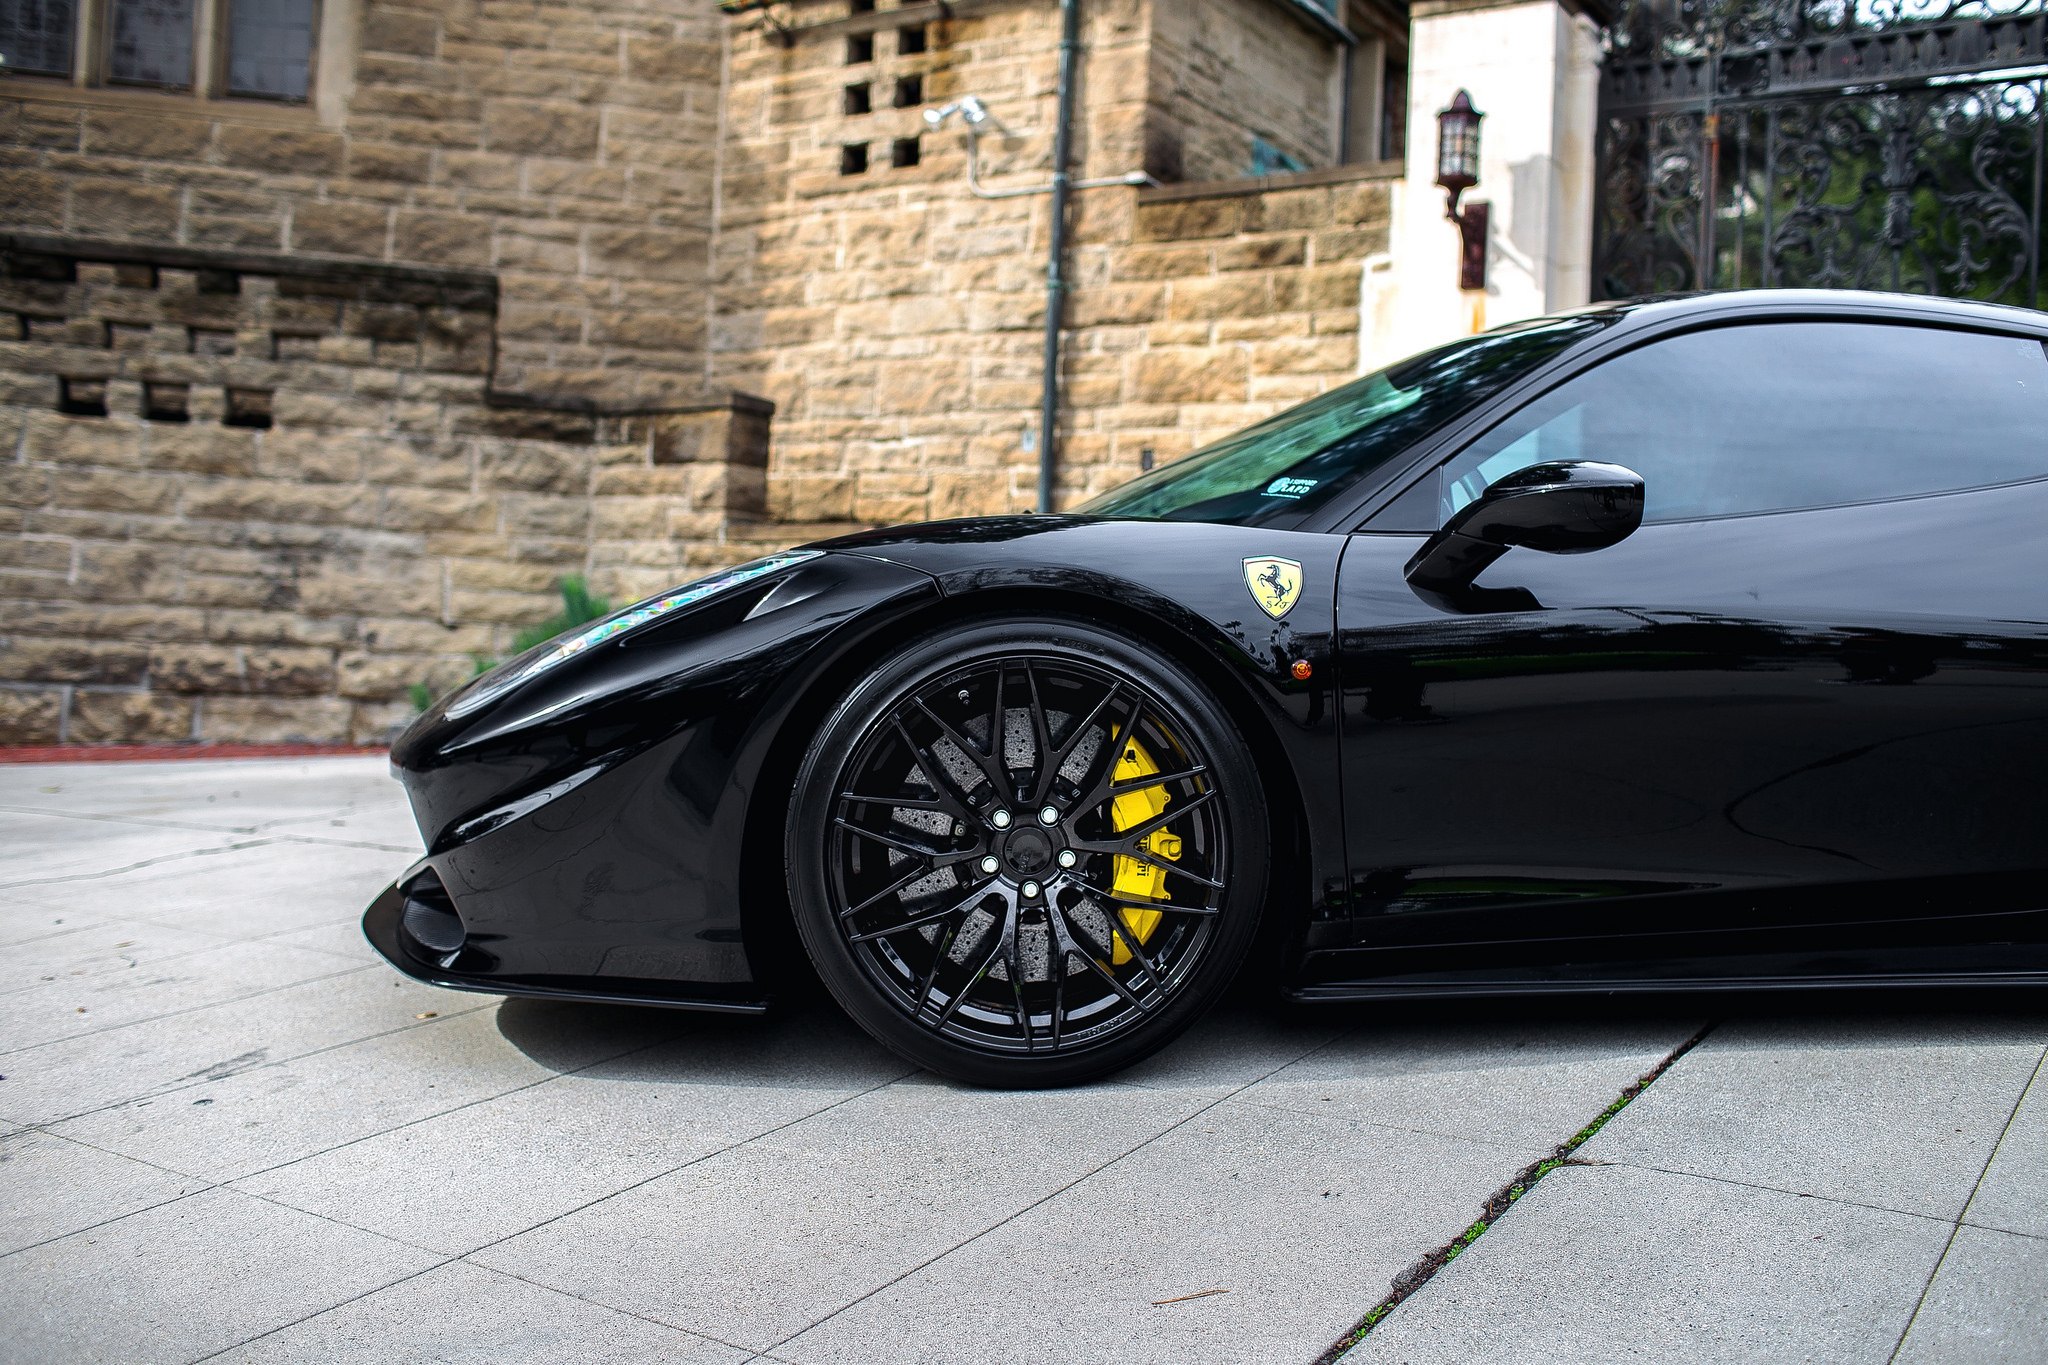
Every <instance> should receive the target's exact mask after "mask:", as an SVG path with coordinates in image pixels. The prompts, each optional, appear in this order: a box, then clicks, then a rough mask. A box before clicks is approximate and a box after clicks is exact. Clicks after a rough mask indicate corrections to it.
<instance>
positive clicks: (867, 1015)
mask: <svg viewBox="0 0 2048 1365" xmlns="http://www.w3.org/2000/svg"><path fill="white" fill-rule="evenodd" d="M1019 654H1033V655H1043V656H1051V657H1059V656H1066V657H1069V658H1072V659H1074V660H1075V661H1076V662H1078V663H1084V664H1088V665H1091V666H1093V667H1096V668H1100V669H1106V670H1108V671H1110V672H1111V673H1114V674H1118V675H1120V676H1124V677H1127V678H1128V679H1129V680H1130V681H1131V682H1133V683H1136V684H1137V685H1139V686H1140V687H1141V688H1143V689H1144V691H1145V692H1146V693H1148V694H1149V695H1150V696H1151V697H1153V698H1155V699H1156V700H1157V701H1159V702H1162V703H1164V704H1165V705H1166V706H1168V707H1170V708H1172V714H1173V716H1174V719H1175V720H1177V721H1179V722H1181V723H1183V724H1189V725H1191V726H1192V727H1193V728H1194V729H1195V731H1196V734H1197V738H1198V740H1199V742H1200V744H1201V747H1202V749H1203V751H1204V753H1205V755H1206V756H1207V758H1208V760H1209V762H1210V765H1211V767H1212V769H1213V770H1214V771H1215V772H1216V774H1217V778H1218V783H1217V785H1218V786H1219V788H1220V789H1221V792H1222V795H1223V805H1224V819H1225V829H1226V830H1227V833H1228V837H1229V839H1230V855H1229V856H1230V864H1229V866H1230V871H1229V873H1228V880H1229V883H1230V885H1229V889H1228V890H1227V891H1226V892H1225V900H1224V903H1223V907H1222V909H1223V913H1222V914H1221V915H1220V916H1219V917H1218V920H1217V924H1216V930H1215V932H1214V933H1212V935H1211V937H1210V939H1209V942H1208V943H1207V944H1206V945H1204V947H1203V949H1202V958H1201V960H1200V961H1198V962H1197V963H1196V964H1195V967H1194V971H1193V973H1192V974H1191V975H1190V977H1189V978H1188V979H1187V980H1185V981H1184V982H1183V983H1182V984H1181V985H1180V987H1179V988H1178V989H1177V990H1176V991H1175V992H1174V994H1173V995H1172V996H1171V997H1170V998H1169V999H1168V1000H1167V1002H1166V1003H1165V1005H1164V1006H1163V1007H1162V1008H1161V1009H1160V1010H1159V1011H1158V1012H1157V1013H1156V1014H1154V1015H1153V1016H1152V1017H1151V1018H1149V1019H1143V1020H1141V1021H1139V1022H1138V1023H1137V1024H1135V1025H1134V1026H1132V1027H1131V1028H1129V1029H1127V1030H1124V1031H1121V1032H1119V1033H1117V1034H1115V1035H1113V1036H1112V1037H1110V1038H1109V1039H1106V1040H1104V1041H1103V1042H1101V1043H1100V1044H1097V1045H1095V1046H1091V1047H1086V1048H1083V1049H1081V1050H1078V1051H1075V1052H1072V1053H1063V1054H1060V1055H1057V1056H1046V1055H1041V1056H1030V1055H1023V1056H1020V1055H1017V1054H1013V1053H1006V1052H996V1051H992V1050H986V1049H982V1048H977V1047H974V1046H973V1045H972V1044H969V1043H965V1042H962V1041H959V1040H956V1039H951V1038H946V1037H942V1036H941V1035H939V1034H937V1033H935V1032H933V1031H932V1030H930V1029H928V1028H926V1027H924V1026H923V1025H922V1024H919V1023H917V1022H915V1021H914V1020H912V1019H910V1018H909V1017H907V1016H906V1015H904V1014H903V1013H902V1011H901V1010H899V1009H898V1008H897V1007H896V1006H895V1005H894V1004H892V1003H891V1002H890V1001H889V1000H887V999H885V998H884V997H883V996H882V994H881V992H880V990H879V988H878V987H877V986H876V985H875V984H874V983H873V982H872V981H871V980H870V979H869V978H868V976H867V973H866V971H865V970H864V969H863V967H862V966H861V964H860V963H859V962H858V961H857V960H856V958H855V955H854V949H853V947H852V946H851V945H850V944H848V943H847V941H846V939H845V936H844V934H842V933H841V932H840V930H839V926H838V922H837V915H836V912H835V910H834V908H833V906H832V904H831V902H830V897H829V892H828V889H827V880H826V867H825V853H824V849H825V847H826V834H827V830H828V828H829V825H830V822H831V820H832V816H833V813H834V806H835V802H836V799H837V793H838V791H839V784H840V779H841V777H842V774H843V770H844V768H845V766H846V764H847V763H848V762H849V761H850V759H851V757H852V755H853V753H854V752H855V750H856V748H857V747H858V745H859V744H860V742H861V740H862V739H863V738H864V737H865V736H866V734H867V733H868V731H869V730H870V729H871V728H872V727H873V726H874V724H875V723H876V722H877V721H878V720H879V719H880V718H881V717H883V716H885V715H887V714H888V713H889V712H890V711H891V710H893V709H894V708H895V707H896V706H898V705H900V704H901V703H902V701H903V699H904V697H905V696H906V695H907V694H908V693H909V692H910V691H913V690H915V689H916V688H917V687H918V686H920V685H921V684H923V683H925V682H927V681H929V680H930V679H931V678H932V677H934V676H935V675H937V674H939V673H942V672H947V671H950V670H952V669H955V668H967V667H973V666H975V665H976V664H986V663H993V662H995V661H996V660H998V659H1001V658H1006V657H1015V656H1017V655H1019ZM1269 833H1270V831H1269V829H1268V826H1267V816H1266V802H1265V799H1264V794H1263V792H1262V791H1261V788H1260V783H1259V775H1258V767H1257V765H1256V764H1255V763H1254V762H1253V761H1252V758H1251V755H1250V753H1249V751H1248V749H1247V748H1246V746H1245V743H1244V740H1243V738H1242V737H1241V735H1240V734H1239V732H1238V730H1237V728H1236V726H1235V725H1233V724H1232V723H1231V721H1230V718H1229V716H1228V714H1227V713H1226V712H1225V711H1224V709H1223V707H1222V706H1221V705H1219V704H1218V703H1217V701H1216V700H1215V698H1214V697H1213V696H1211V695H1210V693H1209V691H1208V690H1207V689H1206V688H1205V687H1203V686H1201V685H1200V684H1199V683H1198V682H1196V681H1195V680H1193V679H1191V678H1189V677H1188V676H1187V675H1186V674H1185V672H1184V671H1183V670H1181V669H1180V668H1179V667H1177V666H1176V665H1173V664H1171V663H1167V662H1163V661H1161V660H1160V659H1159V658H1158V657H1157V656H1156V655H1155V654H1153V653H1152V652H1151V651H1150V650H1148V649H1146V648H1145V647H1144V646H1142V645H1137V644H1133V643H1132V642H1130V641H1129V640H1128V639H1126V638H1124V637H1123V636H1121V635H1118V634H1115V633H1112V632H1111V631H1110V630H1107V629H1105V628H1104V627H1103V626H1101V625H1099V624H1097V623H1094V622H1091V621H1086V620H1082V619H1079V618H1072V617H1064V616H1043V617H1030V618H1006V619H986V618H985V619H982V620H978V621H968V622H962V623H959V624H956V625H953V626H950V627H948V628H946V629H944V630H943V631H941V632H939V633H935V634H933V635H929V636H926V637H925V638H923V639H920V640H917V641H915V642H913V643H911V644H909V645H906V646H904V647H902V648H900V649H898V650H897V651H896V652H895V653H893V654H891V655H890V656H888V657H887V658H886V659H884V660H883V662H882V663H881V664H880V665H879V666H878V667H877V668H876V669H875V670H874V671H873V672H872V673H870V674H869V675H868V676H867V677H866V678H864V679H862V680H861V681H859V682H857V683H856V684H855V685H854V686H853V687H852V688H851V689H850V690H849V691H848V693H847V695H846V696H845V697H844V698H842V699H841V700H840V701H839V703H838V704H837V705H835V706H834V707H833V708H832V710H831V711H830V713H829V714H828V715H827V716H826V718H825V721H824V724H823V725H822V726H820V728H819V730H818V733H817V735H816V736H815V737H814V738H813V739H812V742H811V744H810V747H809V749H808V750H807V751H806V753H805V755H804V758H803V762H802V763H801V764H800V765H799V767H798V770H797V775H796V782H795V786H794V789H793V791H792V794H791V799H790V809H789V818H788V820H787V822H786V825H785V837H784V850H783V854H784V865H785V871H786V874H787V876H788V882H789V897H790V906H791V910H792V912H793V913H794V916H795V919H796V927H797V933H798V936H799V938H800V939H801V940H802V942H803V945H804V951H805V952H806V953H807V954H808V955H809V957H810V959H811V962H812V964H813V965H814V966H815V967H816V969H817V971H818V975H819V976H820V978H821V979H822V980H823V981H824V983H825V986H826V989H827V990H829V991H830V992H831V993H832V996H833V998H834V999H835V1000H837V1001H838V1002H839V1004H840V1006H841V1007H842V1008H843V1009H845V1010H846V1012H847V1013H848V1014H849V1015H850V1016H852V1018H853V1020H854V1021H855V1022H856V1023H858V1024H859V1025H861V1027H862V1028H864V1029H866V1030H867V1031H868V1032H869V1033H870V1034H872V1035H873V1036H874V1037H875V1038H876V1039H877V1040H878V1041H880V1042H881V1043H883V1044H884V1045H886V1046H888V1047H889V1048H890V1049H892V1050H893V1051H895V1052H897V1053H898V1054H900V1055H902V1056H904V1057H906V1058H908V1059H909V1060H911V1061H913V1062H916V1063H917V1064H918V1065H920V1066H923V1067H926V1068H928V1069H930V1070H933V1071H937V1072H940V1073H942V1074H944V1075H948V1076H951V1077H953V1078H955V1079H957V1080H962V1081H966V1082H968V1083H970V1084H976V1085H989V1086H1005V1087H1038V1086H1056V1085H1072V1084H1078V1083H1080V1082H1083V1081H1087V1080H1092V1079H1094V1078H1096V1077H1099V1076H1103V1075H1107V1074H1109V1073H1111V1072H1114V1071H1118V1070H1121V1069H1123V1068H1124V1067H1126V1066H1129V1065H1131V1064H1132V1063H1134V1062H1136V1061H1138V1060H1140V1059H1142V1058H1144V1057H1146V1056H1149V1055H1151V1054H1152V1053H1154V1052H1156V1051H1158V1050H1159V1049H1160V1048H1162V1047H1164V1046H1165V1045H1166V1044H1167V1043H1168V1042H1170V1041H1171V1040H1172V1039H1173V1038H1174V1037H1176V1036H1178V1035H1179V1034H1180V1033H1181V1032H1182V1031H1184V1030H1185V1029H1186V1028H1187V1027H1188V1026H1189V1025H1190V1024H1192V1023H1193V1022H1194V1021H1195V1020H1196V1019H1198V1018H1200V1017H1201V1015H1202V1014H1203V1013H1204V1012H1205V1011H1207V1010H1208V1008H1209V1007H1210V1006H1211V1005H1213V1004H1214V1003H1215V1001H1216V999H1217V997H1219V996H1220V995H1222V994H1223V992H1224V991H1225V990H1226V989H1227V988H1228V987H1229V985H1230V982H1231V980H1232V979H1233V978H1234V977H1235V976H1236V974H1237V971H1238V969H1239V967H1241V966H1242V965H1243V963H1244V962H1245V960H1246V959H1247V958H1248V957H1249V956H1250V952H1251V945H1252V942H1253V939H1254V937H1255V936H1256V934H1257V930H1258V919H1259V915H1260V911H1261V908H1262V905H1263V901H1264V897H1265V889H1266V872H1267V868H1266V849H1267V845H1268V842H1269Z"/></svg>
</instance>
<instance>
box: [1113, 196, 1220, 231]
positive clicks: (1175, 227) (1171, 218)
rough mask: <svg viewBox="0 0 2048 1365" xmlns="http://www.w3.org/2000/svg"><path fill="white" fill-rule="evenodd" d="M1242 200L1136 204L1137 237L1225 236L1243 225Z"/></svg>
mask: <svg viewBox="0 0 2048 1365" xmlns="http://www.w3.org/2000/svg"><path fill="white" fill-rule="evenodd" d="M1243 205H1244V200H1243V199H1242V198H1239V197H1234V196H1233V197H1230V198H1218V199H1176V200H1168V201H1165V202H1163V203H1153V204H1146V203H1141V204H1139V205H1138V217H1137V239H1138V240H1139V241H1141V242H1184V241H1189V240H1192V239H1195V238H1201V237H1228V236H1230V235H1231V234H1233V233H1235V232H1237V231H1238V230H1239V228H1241V227H1242V226H1243V224H1244V208H1243Z"/></svg>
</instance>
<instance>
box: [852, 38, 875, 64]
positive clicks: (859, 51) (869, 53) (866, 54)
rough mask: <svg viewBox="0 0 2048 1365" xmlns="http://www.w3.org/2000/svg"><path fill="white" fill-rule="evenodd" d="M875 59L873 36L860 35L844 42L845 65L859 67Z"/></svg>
mask: <svg viewBox="0 0 2048 1365" xmlns="http://www.w3.org/2000/svg"><path fill="white" fill-rule="evenodd" d="M874 59H875V35H874V34H872V33H861V34H857V35H855V36H854V37H851V38H848V39H847V40H846V64H847V65H848V66H859V65H861V64H862V63H863V62H871V61H873V60H874Z"/></svg>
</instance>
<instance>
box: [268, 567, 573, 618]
mask: <svg viewBox="0 0 2048 1365" xmlns="http://www.w3.org/2000/svg"><path fill="white" fill-rule="evenodd" d="M299 609H300V610H301V611H302V612H304V613H305V614H306V615H308V616H314V617H319V616H368V615H379V616H387V615H391V614H393V613H406V614H409V615H413V616H429V617H434V616H439V615H440V614H441V575H440V572H439V571H438V570H435V571H433V572H432V573H431V574H426V573H420V574H393V575H388V576H380V575H370V574H355V573H344V572H341V571H339V570H336V569H324V570H322V571H320V572H318V573H315V574H312V575H309V576H307V577H305V578H303V579H301V580H300V582H299ZM535 619H539V618H535Z"/></svg>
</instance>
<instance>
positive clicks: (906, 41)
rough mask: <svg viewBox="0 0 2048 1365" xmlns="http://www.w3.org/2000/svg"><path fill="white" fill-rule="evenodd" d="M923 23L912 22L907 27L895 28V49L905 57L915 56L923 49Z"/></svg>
mask: <svg viewBox="0 0 2048 1365" xmlns="http://www.w3.org/2000/svg"><path fill="white" fill-rule="evenodd" d="M924 41H925V40H924V25H923V24H914V25H912V26H911V27H909V28H899V29H897V30H896V51H897V53H898V54H900V55H902V56H905V57H915V56H916V55H917V54H918V53H920V52H922V51H924Z"/></svg>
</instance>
